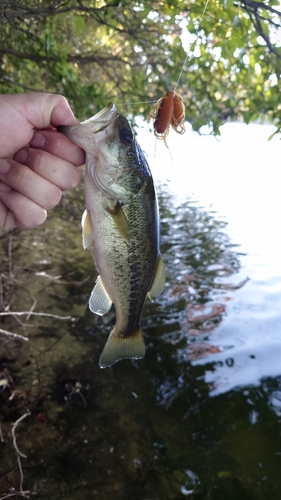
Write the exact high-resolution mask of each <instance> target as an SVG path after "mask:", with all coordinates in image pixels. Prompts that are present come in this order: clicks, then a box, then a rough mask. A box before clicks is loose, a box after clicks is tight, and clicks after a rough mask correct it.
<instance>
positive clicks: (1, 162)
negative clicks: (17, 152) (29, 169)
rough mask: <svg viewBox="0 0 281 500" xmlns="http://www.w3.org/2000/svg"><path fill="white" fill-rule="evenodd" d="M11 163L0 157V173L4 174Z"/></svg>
mask: <svg viewBox="0 0 281 500" xmlns="http://www.w3.org/2000/svg"><path fill="white" fill-rule="evenodd" d="M10 166H11V164H10V162H9V161H8V160H6V159H5V158H0V174H6V173H7V172H8V170H9V168H10Z"/></svg>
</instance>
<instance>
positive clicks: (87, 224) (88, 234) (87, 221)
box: [81, 209, 93, 250]
mask: <svg viewBox="0 0 281 500" xmlns="http://www.w3.org/2000/svg"><path fill="white" fill-rule="evenodd" d="M81 225H82V243H83V248H84V250H86V248H88V247H89V246H90V245H91V243H92V239H93V237H92V221H91V217H90V214H89V212H88V210H87V209H86V210H85V211H84V213H83V215H82V220H81Z"/></svg>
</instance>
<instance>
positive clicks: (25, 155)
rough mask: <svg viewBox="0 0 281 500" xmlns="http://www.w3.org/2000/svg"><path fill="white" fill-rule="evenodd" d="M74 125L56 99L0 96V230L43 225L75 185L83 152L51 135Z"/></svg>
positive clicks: (65, 107)
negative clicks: (63, 192) (48, 212)
mask: <svg viewBox="0 0 281 500" xmlns="http://www.w3.org/2000/svg"><path fill="white" fill-rule="evenodd" d="M77 123H79V122H78V120H77V119H76V118H75V117H74V115H73V113H72V111H71V109H70V106H69V104H68V102H67V100H66V99H65V98H64V97H63V96H61V95H56V94H43V93H32V94H5V95H0V228H1V227H2V228H5V229H11V228H13V227H19V228H27V227H34V226H38V225H40V224H42V223H43V222H44V221H45V219H46V217H47V210H49V209H51V208H53V207H54V206H55V205H57V204H58V203H59V201H60V199H61V194H62V191H66V190H69V189H72V188H74V187H76V186H77V185H78V183H79V180H80V173H79V170H78V168H77V167H78V166H80V165H83V163H84V161H85V154H84V151H83V150H82V149H81V148H79V147H78V146H76V145H75V144H73V143H72V142H71V141H70V140H69V139H68V138H67V137H66V136H64V135H63V134H60V133H58V132H57V131H56V127H57V126H59V125H76V124H77Z"/></svg>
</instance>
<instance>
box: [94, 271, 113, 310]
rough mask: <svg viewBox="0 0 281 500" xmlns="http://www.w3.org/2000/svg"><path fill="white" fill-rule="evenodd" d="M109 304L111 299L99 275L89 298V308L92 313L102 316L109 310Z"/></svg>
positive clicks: (110, 304)
mask: <svg viewBox="0 0 281 500" xmlns="http://www.w3.org/2000/svg"><path fill="white" fill-rule="evenodd" d="M111 306H112V300H111V298H110V297H109V295H108V293H107V291H106V289H105V287H104V284H103V282H102V280H101V277H100V276H99V277H98V279H97V281H96V284H95V286H94V288H93V291H92V293H91V296H90V299H89V308H90V310H91V311H92V312H93V313H95V314H98V315H99V316H103V315H104V314H105V313H107V312H108V311H109V309H110V308H111Z"/></svg>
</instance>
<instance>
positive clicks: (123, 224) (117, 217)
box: [106, 201, 130, 245]
mask: <svg viewBox="0 0 281 500" xmlns="http://www.w3.org/2000/svg"><path fill="white" fill-rule="evenodd" d="M106 210H107V212H108V213H109V214H110V215H111V217H112V218H113V220H114V222H115V224H116V226H117V228H118V230H119V232H120V234H121V235H122V236H123V238H124V240H125V241H126V242H127V243H128V245H129V244H130V230H129V224H128V221H127V218H126V215H125V214H124V212H123V210H122V207H121V204H120V202H119V201H117V203H116V205H115V206H114V207H107V209H106Z"/></svg>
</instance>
